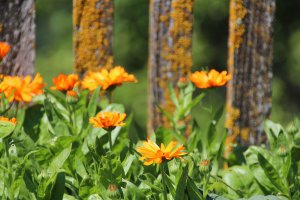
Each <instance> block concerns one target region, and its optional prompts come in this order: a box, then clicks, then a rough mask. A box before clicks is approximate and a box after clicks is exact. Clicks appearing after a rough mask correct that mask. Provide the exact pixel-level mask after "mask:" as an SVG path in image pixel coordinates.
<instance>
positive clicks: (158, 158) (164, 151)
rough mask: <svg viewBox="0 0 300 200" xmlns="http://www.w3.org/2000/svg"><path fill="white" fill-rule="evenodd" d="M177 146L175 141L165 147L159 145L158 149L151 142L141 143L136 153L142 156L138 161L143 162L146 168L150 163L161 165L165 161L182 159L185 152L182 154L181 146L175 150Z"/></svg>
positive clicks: (182, 147)
mask: <svg viewBox="0 0 300 200" xmlns="http://www.w3.org/2000/svg"><path fill="white" fill-rule="evenodd" d="M176 145H177V142H176V141H172V142H170V143H169V144H168V145H167V147H165V145H164V144H161V145H160V148H159V146H158V145H157V144H155V143H154V142H153V141H151V140H148V141H147V142H146V141H145V142H144V143H143V146H142V147H138V148H137V151H138V152H139V153H140V154H142V157H140V160H145V162H144V165H146V166H148V165H151V164H152V163H156V164H161V163H162V162H163V161H165V160H172V159H173V158H180V159H182V156H183V155H186V154H187V153H186V152H182V150H184V149H185V147H184V146H183V145H180V146H179V147H178V148H175V147H176Z"/></svg>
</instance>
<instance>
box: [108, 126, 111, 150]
mask: <svg viewBox="0 0 300 200" xmlns="http://www.w3.org/2000/svg"><path fill="white" fill-rule="evenodd" d="M108 142H109V150H110V151H111V152H112V139H111V131H108Z"/></svg>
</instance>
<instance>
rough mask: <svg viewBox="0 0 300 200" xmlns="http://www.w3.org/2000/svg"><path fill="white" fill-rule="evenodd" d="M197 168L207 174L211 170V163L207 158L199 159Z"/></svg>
mask: <svg viewBox="0 0 300 200" xmlns="http://www.w3.org/2000/svg"><path fill="white" fill-rule="evenodd" d="M199 170H200V172H201V173H203V174H208V173H209V172H210V170H211V163H210V160H208V159H203V160H201V161H200V164H199Z"/></svg>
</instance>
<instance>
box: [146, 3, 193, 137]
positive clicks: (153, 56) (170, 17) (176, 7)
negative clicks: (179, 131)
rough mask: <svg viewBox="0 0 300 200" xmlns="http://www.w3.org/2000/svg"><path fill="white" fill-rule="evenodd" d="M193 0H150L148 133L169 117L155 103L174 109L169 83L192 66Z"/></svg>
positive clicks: (177, 78)
mask: <svg viewBox="0 0 300 200" xmlns="http://www.w3.org/2000/svg"><path fill="white" fill-rule="evenodd" d="M192 10H193V0H151V1H150V41H149V66H148V67H149V71H148V76H149V79H148V81H149V99H148V117H149V121H148V133H149V134H150V133H152V132H153V130H155V129H156V128H157V127H159V126H161V125H165V126H167V125H168V121H167V119H166V118H165V117H163V115H162V113H161V112H159V110H158V109H157V107H156V105H155V103H158V104H159V105H160V106H162V107H163V108H164V109H165V110H166V111H168V112H171V111H172V110H173V109H174V105H173V104H172V102H171V100H170V96H169V93H168V89H167V84H168V83H169V82H171V83H172V84H173V87H176V86H177V82H178V80H179V78H180V77H182V76H185V75H186V74H187V73H188V72H189V71H190V68H191V66H192V52H191V38H192V20H193V15H192Z"/></svg>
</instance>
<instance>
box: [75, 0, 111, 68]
mask: <svg viewBox="0 0 300 200" xmlns="http://www.w3.org/2000/svg"><path fill="white" fill-rule="evenodd" d="M113 13H114V3H113V0H73V31H74V33H73V34H74V35H73V44H74V55H75V60H74V65H75V69H76V70H77V71H78V72H81V73H83V72H85V71H86V70H88V69H95V68H98V67H105V68H111V67H112V64H113V55H112V35H113Z"/></svg>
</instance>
